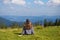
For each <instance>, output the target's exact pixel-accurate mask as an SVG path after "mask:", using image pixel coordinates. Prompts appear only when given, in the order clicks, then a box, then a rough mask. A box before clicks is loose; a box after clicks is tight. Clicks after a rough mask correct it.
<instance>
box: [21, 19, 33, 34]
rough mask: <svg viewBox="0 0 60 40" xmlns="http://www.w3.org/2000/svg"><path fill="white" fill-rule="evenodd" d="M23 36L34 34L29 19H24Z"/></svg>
mask: <svg viewBox="0 0 60 40" xmlns="http://www.w3.org/2000/svg"><path fill="white" fill-rule="evenodd" d="M22 33H23V34H27V35H28V34H34V31H33V25H32V23H31V22H30V21H29V19H26V22H25V24H24V27H23V32H22Z"/></svg>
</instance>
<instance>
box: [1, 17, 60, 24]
mask: <svg viewBox="0 0 60 40" xmlns="http://www.w3.org/2000/svg"><path fill="white" fill-rule="evenodd" d="M57 18H59V19H60V16H0V24H1V23H5V24H6V25H11V24H12V23H14V22H17V23H19V24H22V23H23V22H25V20H26V19H29V20H30V21H31V22H32V23H36V22H39V23H40V24H43V22H44V19H47V21H53V22H55V20H56V19H57Z"/></svg>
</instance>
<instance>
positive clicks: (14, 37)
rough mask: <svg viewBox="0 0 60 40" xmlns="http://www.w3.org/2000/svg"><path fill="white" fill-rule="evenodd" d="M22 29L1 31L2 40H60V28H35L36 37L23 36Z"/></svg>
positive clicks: (0, 38) (0, 37)
mask: <svg viewBox="0 0 60 40" xmlns="http://www.w3.org/2000/svg"><path fill="white" fill-rule="evenodd" d="M21 32H22V28H14V29H11V28H8V29H0V40H60V26H50V27H46V28H44V27H41V26H36V27H34V33H35V34H34V35H22V36H19V34H20V33H21Z"/></svg>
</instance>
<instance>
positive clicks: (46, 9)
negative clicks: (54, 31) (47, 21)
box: [0, 0, 60, 16]
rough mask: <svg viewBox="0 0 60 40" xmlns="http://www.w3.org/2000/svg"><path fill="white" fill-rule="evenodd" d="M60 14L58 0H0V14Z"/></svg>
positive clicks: (59, 0)
mask: <svg viewBox="0 0 60 40" xmlns="http://www.w3.org/2000/svg"><path fill="white" fill-rule="evenodd" d="M4 15H8V16H9V15H13V16H60V0H0V16H4Z"/></svg>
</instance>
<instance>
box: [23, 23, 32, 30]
mask: <svg viewBox="0 0 60 40" xmlns="http://www.w3.org/2000/svg"><path fill="white" fill-rule="evenodd" d="M24 27H25V28H26V29H28V30H29V29H31V28H32V23H31V22H29V23H25V25H24Z"/></svg>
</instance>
